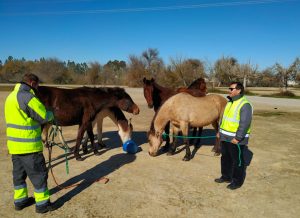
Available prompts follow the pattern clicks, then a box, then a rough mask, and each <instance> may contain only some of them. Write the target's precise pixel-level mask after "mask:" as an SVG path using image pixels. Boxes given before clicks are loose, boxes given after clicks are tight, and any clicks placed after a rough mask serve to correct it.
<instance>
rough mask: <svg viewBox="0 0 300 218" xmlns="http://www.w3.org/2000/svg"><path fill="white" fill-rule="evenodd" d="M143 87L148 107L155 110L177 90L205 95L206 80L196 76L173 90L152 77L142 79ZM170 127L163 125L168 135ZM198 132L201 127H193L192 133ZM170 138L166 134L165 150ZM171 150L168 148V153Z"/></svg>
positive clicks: (195, 94)
mask: <svg viewBox="0 0 300 218" xmlns="http://www.w3.org/2000/svg"><path fill="white" fill-rule="evenodd" d="M143 89H144V96H145V99H146V101H147V104H148V107H149V108H153V107H154V111H155V112H157V111H158V109H159V108H160V107H161V105H162V104H163V103H164V102H165V101H166V100H168V99H169V98H170V97H171V96H173V95H175V94H177V93H179V92H187V93H189V94H191V95H193V96H197V97H202V96H205V95H206V92H207V87H206V82H205V80H204V79H203V78H198V79H196V80H195V81H193V82H192V83H191V84H190V85H189V86H188V87H181V88H178V89H177V90H173V89H171V88H167V87H163V86H161V85H159V84H157V83H156V82H155V80H154V79H153V78H152V79H151V80H147V79H146V78H144V79H143ZM169 129H170V124H169V123H168V124H167V125H166V127H165V132H166V134H167V135H168V134H169ZM196 132H198V136H200V135H201V132H202V128H200V129H199V130H198V131H197V128H194V130H193V135H194V136H195V135H196ZM169 144H170V138H169V136H166V145H165V147H164V149H165V150H169V148H170V147H169ZM171 153H172V152H171V151H170V150H169V152H168V154H171Z"/></svg>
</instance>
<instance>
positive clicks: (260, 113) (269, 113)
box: [254, 111, 287, 117]
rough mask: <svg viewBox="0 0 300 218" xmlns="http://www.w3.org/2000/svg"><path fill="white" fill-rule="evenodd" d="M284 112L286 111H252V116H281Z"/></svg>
mask: <svg viewBox="0 0 300 218" xmlns="http://www.w3.org/2000/svg"><path fill="white" fill-rule="evenodd" d="M286 114H287V112H282V111H254V116H261V117H272V116H281V115H286Z"/></svg>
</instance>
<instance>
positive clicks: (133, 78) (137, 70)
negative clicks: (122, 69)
mask: <svg viewBox="0 0 300 218" xmlns="http://www.w3.org/2000/svg"><path fill="white" fill-rule="evenodd" d="M144 77H151V75H150V73H149V71H147V70H146V65H145V63H144V62H143V61H142V60H141V59H140V58H138V57H137V56H134V55H130V56H129V63H128V69H127V79H126V84H127V85H128V86H132V87H139V86H142V80H143V78H144Z"/></svg>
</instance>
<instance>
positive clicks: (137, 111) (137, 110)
mask: <svg viewBox="0 0 300 218" xmlns="http://www.w3.org/2000/svg"><path fill="white" fill-rule="evenodd" d="M132 113H133V114H134V115H138V114H139V113H140V109H139V107H138V106H137V105H135V107H134V109H133V112H132Z"/></svg>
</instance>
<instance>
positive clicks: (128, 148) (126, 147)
mask: <svg viewBox="0 0 300 218" xmlns="http://www.w3.org/2000/svg"><path fill="white" fill-rule="evenodd" d="M123 151H125V152H127V153H130V154H135V153H136V152H137V151H138V145H137V144H136V143H135V142H134V141H133V140H128V141H126V142H124V144H123Z"/></svg>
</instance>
